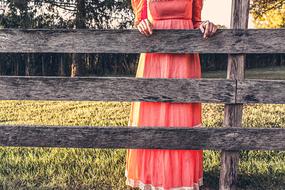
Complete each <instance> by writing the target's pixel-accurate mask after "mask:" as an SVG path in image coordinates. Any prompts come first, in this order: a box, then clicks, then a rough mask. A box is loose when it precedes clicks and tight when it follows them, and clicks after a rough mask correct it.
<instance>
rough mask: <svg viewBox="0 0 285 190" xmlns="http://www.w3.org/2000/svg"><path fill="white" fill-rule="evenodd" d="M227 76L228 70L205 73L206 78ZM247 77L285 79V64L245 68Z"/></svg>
mask: <svg viewBox="0 0 285 190" xmlns="http://www.w3.org/2000/svg"><path fill="white" fill-rule="evenodd" d="M226 76H227V72H226V71H210V72H206V73H203V77H206V78H226ZM245 78H248V79H272V80H276V79H279V80H285V66H280V67H265V68H255V69H247V70H245Z"/></svg>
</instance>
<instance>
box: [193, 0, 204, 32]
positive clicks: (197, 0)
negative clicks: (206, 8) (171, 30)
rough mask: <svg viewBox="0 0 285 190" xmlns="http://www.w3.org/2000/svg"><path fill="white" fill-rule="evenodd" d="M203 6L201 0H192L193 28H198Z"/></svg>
mask: <svg viewBox="0 0 285 190" xmlns="http://www.w3.org/2000/svg"><path fill="white" fill-rule="evenodd" d="M202 8H203V0H193V9H192V13H193V15H192V20H193V25H194V29H196V28H199V26H200V24H201V13H202Z"/></svg>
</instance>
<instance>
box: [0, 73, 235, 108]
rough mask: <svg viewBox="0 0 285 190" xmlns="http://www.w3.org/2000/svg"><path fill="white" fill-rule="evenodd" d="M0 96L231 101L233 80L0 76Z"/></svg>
mask: <svg viewBox="0 0 285 190" xmlns="http://www.w3.org/2000/svg"><path fill="white" fill-rule="evenodd" d="M0 88H1V91H0V99H1V100H86V101H87V100H94V101H146V102H212V103H215V102H216V103H217V102H219V103H225V102H227V103H233V102H234V101H235V89H236V82H235V81H227V80H223V79H208V80H205V79H197V80H194V79H162V78H157V79H156V78H134V77H3V76H2V77H0Z"/></svg>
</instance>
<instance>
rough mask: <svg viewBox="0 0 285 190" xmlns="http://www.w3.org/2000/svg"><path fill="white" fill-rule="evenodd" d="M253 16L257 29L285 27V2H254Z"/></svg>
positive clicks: (252, 3) (279, 0)
mask: <svg viewBox="0 0 285 190" xmlns="http://www.w3.org/2000/svg"><path fill="white" fill-rule="evenodd" d="M251 14H252V16H253V19H254V24H255V26H256V27H257V28H281V27H284V26H285V0H252V1H251Z"/></svg>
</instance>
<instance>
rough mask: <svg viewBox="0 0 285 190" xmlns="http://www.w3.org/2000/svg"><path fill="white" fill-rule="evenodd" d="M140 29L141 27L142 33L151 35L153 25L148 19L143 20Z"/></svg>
mask: <svg viewBox="0 0 285 190" xmlns="http://www.w3.org/2000/svg"><path fill="white" fill-rule="evenodd" d="M138 29H139V31H140V33H142V34H144V35H146V36H149V35H151V34H152V25H151V23H150V22H149V20H148V19H144V20H142V21H141V22H140V23H139V25H138Z"/></svg>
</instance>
